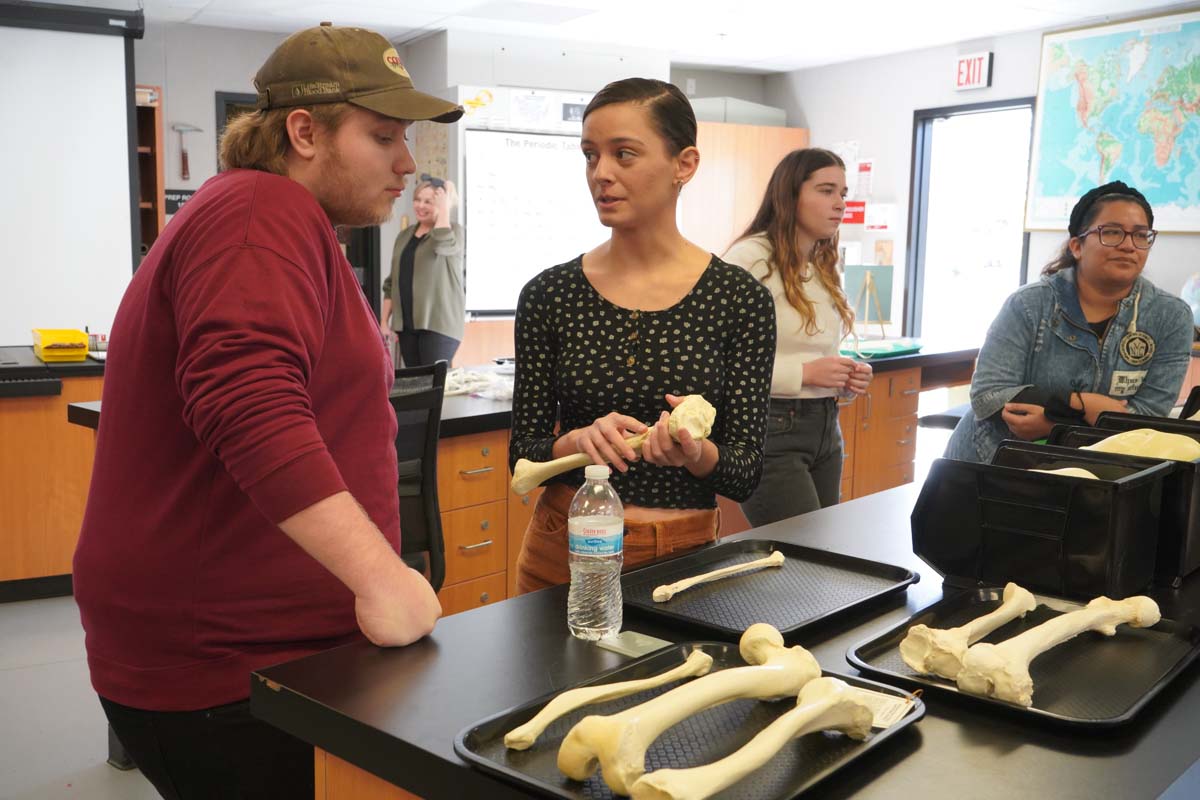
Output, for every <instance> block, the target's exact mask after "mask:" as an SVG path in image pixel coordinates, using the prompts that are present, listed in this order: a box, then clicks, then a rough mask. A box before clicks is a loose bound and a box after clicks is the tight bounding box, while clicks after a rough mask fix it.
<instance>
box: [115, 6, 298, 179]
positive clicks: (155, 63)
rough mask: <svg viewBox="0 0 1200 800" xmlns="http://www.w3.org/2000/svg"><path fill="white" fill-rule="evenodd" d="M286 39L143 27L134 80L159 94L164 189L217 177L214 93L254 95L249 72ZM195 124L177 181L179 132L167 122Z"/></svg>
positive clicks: (197, 27)
mask: <svg viewBox="0 0 1200 800" xmlns="http://www.w3.org/2000/svg"><path fill="white" fill-rule="evenodd" d="M285 38H286V36H285V35H284V34H280V33H262V32H259V31H241V30H233V29H231V28H210V27H206V26H203V25H183V24H170V25H163V24H153V23H147V25H146V35H145V37H144V38H143V39H140V40H137V41H135V42H134V45H133V59H134V78H135V79H136V81H137V82H138V83H148V84H153V85H156V86H161V87H162V90H163V142H164V145H165V147H164V149H165V156H164V161H163V164H164V169H165V177H166V185H167V188H168V189H198V188H200V185H201V184H203V183H204V182H205V181H206V180H208V179H209V178H211V177H212V176H214V175H216V174H217V145H216V125H217V111H216V93H217V92H241V93H250V94H253V93H254V73H256V72H258V68H259V67H261V66H262V63H263V62H264V61H266V60H267V56H269V55H270V54H271V52H272V51H273V50H274V49H275V48H276V47H277V46H278V45H279V43H280V42H282V41H283V40H284V39H285ZM173 122H186V123H189V124H192V125H198V126H199V127H201V128H203V129H204V130H203V131H200V132H198V133H189V134H186V137H185V145H186V147H187V151H188V168H189V172H190V173H191V178H190V179H189V180H186V181H185V180H183V179H182V178H180V177H179V134H178V133H175V132H174V131H172V130H171V123H173Z"/></svg>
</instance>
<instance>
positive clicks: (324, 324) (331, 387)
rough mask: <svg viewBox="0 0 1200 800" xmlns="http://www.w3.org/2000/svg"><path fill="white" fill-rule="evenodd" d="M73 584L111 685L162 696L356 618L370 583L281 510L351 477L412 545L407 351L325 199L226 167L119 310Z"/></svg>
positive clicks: (244, 680)
mask: <svg viewBox="0 0 1200 800" xmlns="http://www.w3.org/2000/svg"><path fill="white" fill-rule="evenodd" d="M110 340H111V345H110V347H109V350H108V361H107V364H106V367H105V380H104V395H103V405H102V409H103V414H102V420H101V424H100V429H99V432H98V433H99V435H98V438H97V441H96V460H95V467H94V469H93V472H92V484H91V491H90V493H89V494H88V503H87V511H86V513H85V515H84V520H83V530H82V533H81V535H80V539H79V547H78V549H77V550H76V551H75V564H74V586H75V597H76V600H77V601H78V603H79V609H80V614H81V616H82V619H83V627H84V631H85V632H86V634H87V638H86V643H87V653H88V665H89V667H90V669H91V675H92V685H93V686H94V687H95V689H96V691H97V692H98V693H99V694H100V695H101V696H103V697H106V698H108V699H110V700H114V701H116V702H118V703H121V704H123V705H128V706H132V707H135V708H142V709H148V710H155V711H182V710H192V709H199V708H207V707H210V706H215V705H220V704H223V703H229V702H233V701H235V700H239V699H243V698H245V697H246V696H247V695H248V694H249V690H250V671H251V670H253V669H256V668H259V667H263V666H266V665H269V664H274V663H277V662H280V661H284V660H287V659H291V658H295V657H298V656H302V655H307V654H310V653H314V652H316V651H319V650H323V649H326V648H329V647H332V646H334V645H337V644H341V643H343V642H345V641H347V640H349V639H351V638H353V637H355V636H356V635H357V630H358V628H357V625H356V623H355V617H354V597H353V595H352V593H351V592H350V591H349V589H347V588H346V587H345V586H344V585H343V584H342V583H341V582H340V581H338V579H337V578H335V577H334V576H333V575H332V574H331V573H330V572H328V571H327V570H326V569H325V568H324V567H322V566H321V565H320V564H319V563H318V562H317V561H315V560H314V559H313V558H312V557H310V556H309V555H308V554H306V553H305V552H304V551H303V550H302V549H301V548H300V547H299V546H298V545H297V544H295V543H294V542H293V541H292V540H291V539H289V538H288V537H287V536H286V535H285V534H284V533H283V532H282V531H281V530H280V529H279V528H278V526H277V524H276V523H278V522H280V521H282V520H284V519H287V518H288V517H290V516H291V515H293V514H295V513H296V512H298V511H300V510H302V509H304V508H307V507H308V506H311V505H312V504H313V503H316V502H317V501H319V500H322V499H324V498H326V497H329V496H330V495H333V494H336V493H337V492H340V491H343V490H349V491H350V493H351V494H352V495H353V496H354V497H355V499H357V500H358V502H359V503H360V504H361V505H362V507H363V508H364V509H366V512H367V514H368V515H369V516H370V517H371V519H372V520H373V521H374V522H375V524H376V525H378V526H379V528H380V530H382V531H383V533H384V535H385V536H386V537H387V539H388V541H389V542H391V543H392V545H393V546H394V547H397V548H398V547H399V540H400V519H399V507H398V500H397V495H396V479H397V477H396V453H395V444H394V442H395V436H396V420H395V416H394V414H393V412H392V409H391V406H390V405H389V403H388V399H387V395H388V389H389V388H390V386H391V383H392V374H393V373H392V366H391V362H390V360H389V359H388V357H387V355H386V353H385V351H384V349H383V346H382V340H381V337H380V335H379V328H378V325H377V324H376V322H375V318H374V315H373V314H372V313H371V310H370V308H369V307H368V306H367V304H366V300H365V298H364V297H363V294H362V290H361V289H360V288H359V286H358V283H357V281H356V280H355V276H354V273H353V272H352V270H351V268H350V265H349V263H348V262H347V261H346V258H345V256H344V255H343V253H342V250H341V247H340V245H339V244H338V241H337V237H336V236H335V234H334V230H333V227H332V226H331V225H330V222H329V218H328V217H327V216H326V215H325V213H324V211H323V210H322V209H321V207H320V206H319V205H318V204H317V202H316V199H315V198H314V197H313V196H312V194H310V193H309V192H308V191H307V190H306V189H305V188H304V187H302V186H301V185H300V184H298V183H296V182H294V181H292V180H290V179H288V178H284V177H280V176H278V175H271V174H268V173H264V172H257V171H252V170H232V171H229V172H225V173H223V174H221V175H218V176H217V177H215V178H213V179H211V180H209V181H207V182H206V183H205V184H204V185H203V186H202V187H201V188H200V190H199V191H197V192H196V194H195V195H194V196H193V197H192V199H191V200H189V201H188V203H187V205H185V206H184V207H183V208H182V209H181V210H180V212H179V213H178V214H176V215H175V217H174V219H172V220H171V224H170V225H168V226H167V228H166V230H165V231H164V232H163V235H162V236H161V237H160V238H159V239H158V241H157V242H155V244H154V247H153V248H152V249H151V251H150V254H149V255H148V256H147V257H146V259H145V261H143V262H142V265H141V267H139V268H138V270H137V272H136V273H135V274H134V276H133V280H132V281H131V282H130V284H129V288H128V290H127V291H126V292H125V296H124V298H123V299H122V300H121V305H120V308H119V309H118V311H117V315H116V319H115V320H114V322H113V327H112V334H111V337H110Z"/></svg>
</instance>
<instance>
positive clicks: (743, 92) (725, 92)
mask: <svg viewBox="0 0 1200 800" xmlns="http://www.w3.org/2000/svg"><path fill="white" fill-rule="evenodd" d="M689 78H690V79H692V80H694V81H695V82H696V91H694V92H690V93H689V92H688V90H687V82H688V79H689ZM671 83H673V84H675V85H676V86H678V87H679V88H680V89H682V90H683V91H684V93H685V94H687V96H688V97H696V98H699V97H736V98H737V99H739V100H745V101H747V102H750V103H765V102H766V100H765V99H764V98H765V97H766V93H767V76H766V75H765V74H761V73H751V72H727V71H725V70H719V69H698V68H693V67H677V66H672V67H671Z"/></svg>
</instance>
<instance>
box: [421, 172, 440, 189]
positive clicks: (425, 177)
mask: <svg viewBox="0 0 1200 800" xmlns="http://www.w3.org/2000/svg"><path fill="white" fill-rule="evenodd" d="M421 183H428V184H429V185H430V186H432V187H433V188H435V189H442V188H445V186H446V182H445V181H444V180H442V179H441V178H435V177H433V176H432V175H430V174H429V173H428V172H422V173H421Z"/></svg>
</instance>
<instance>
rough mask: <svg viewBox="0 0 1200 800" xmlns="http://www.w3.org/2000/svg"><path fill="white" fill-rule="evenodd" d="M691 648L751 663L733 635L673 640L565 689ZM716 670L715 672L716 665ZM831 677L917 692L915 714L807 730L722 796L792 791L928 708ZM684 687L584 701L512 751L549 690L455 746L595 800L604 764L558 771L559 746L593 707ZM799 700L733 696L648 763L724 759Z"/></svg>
mask: <svg viewBox="0 0 1200 800" xmlns="http://www.w3.org/2000/svg"><path fill="white" fill-rule="evenodd" d="M693 650H703V651H704V652H706V653H708V654H709V655H711V656H712V657H713V665H712V669H711V672H717V671H719V670H722V669H726V668H729V667H744V666H746V662H745V661H743V660H742V657H741V655H739V653H738V647H737V645H736V644H730V643H726V642H688V643H681V644H677V645H672V646H671V647H669V648H664V649H663V650H660V651H658V652H656V653H652V654H650V655H648V656H644V657H642V658H639V659H637V660H636V661H631V662H629V663H628V664H625V665H623V666H620V667H618V668H617V669H614V670H611V671H609V672H606V673H604V674H602V675H597V676H595V677H594V678H591V679H589V680H586V681H583V682H581V683H578V684H575V685H574V686H569V687H565V688H564V691H565V689H570V688H575V687H576V686H592V685H596V684H603V683H615V682H617V681H627V680H638V679H640V678H647V677H650V676H652V675H657V674H659V673H661V672H665V671H666V670H668V669H673V668H674V667H676V666H678V665H679V664H681V663H683V662H684V661H685V660H686V659H687V657H688V655H690V654H691V653H692V651H693ZM710 674H711V673H710ZM823 674H824V675H826V676H827V677H833V678H839V679H841V680H843V681H845V682H846V683H848V684H850V685H851V686H858V687H861V688H864V689H871V690H873V691H876V692H882V693H884V694H889V695H893V696H897V697H907V698H910V699H912V702H913V705H912V708H911V709H910V710H909V712H908V714H907V715H905V716H904V717H903V718H902V719H901V720H900V721H898V722H897V723H895V724H894V725H892V726H891V727H890V728H886V729H883V730H876V729H872V730H871V733H870V734H869V735H868V736H867V738H866V739H865V740H864V741H861V742H856V741H854V740H852V739H850V738H849V737H846V736H842V735H837V734H830V735H819V734H813V735H811V736H804V737H801V738H800V739H795V740H793V741H791V742H789V743H788V745H787V746H785V747H784V748H783V749H782V750H780V751H779V753H778V754H777V755H776V756H775V757H774V758H773V759H771V761H770V762H768V763H767V764H765V765H763V767H762V768H761V769H758V770H756V771H755V772H753V773H751V774H750V775H748V776H746V778H744V779H743V780H741V781H739V782H738V783H735V784H734V785H733V786H730V787H729V788H728V789H726V790H725V791H723V792H721V793H720V794H718V795H715V797H717V798H725V799H726V800H730V799H731V798H739V799H741V798H745V799H746V800H773V799H774V798H787V797H795V796H796V795H798V794H800V793H801V792H804V791H806V790H807V789H809V788H811V787H813V786H814V785H816V784H817V783H818V782H819V781H822V780H824V779H825V778H827V777H829V776H830V775H832V774H834V773H835V772H838V771H839V770H842V769H844V768H846V767H847V766H849V765H850V764H852V763H853V762H854V761H855V760H856V759H857V758H859V757H860V756H862V755H864V754H866V753H868V752H870V751H872V750H873V749H875V748H876V747H878V746H879V745H881V744H883V742H885V741H886V740H888V739H890V738H891V737H893V736H895V735H896V734H897V733H899V732H900V731H902V730H903V729H905V728H907V727H908V726H909V725H911V724H913V723H914V722H916V721H917V720H919V719H920V718H921V717H922V716H924V714H925V706H924V704H923V703H922V702H921V700H920V699H919V698H917V697H913V696H912V695H911V694H909V693H908V692H905V691H903V690H901V689H897V688H895V687H892V686H886V685H884V684H881V683H876V682H875V681H871V680H867V679H865V678H860V677H851V676H847V675H839V674H836V673H831V672H825V673H823ZM680 685H682V681H679V682H676V683H670V684H667V685H666V686H662V687H659V688H657V689H650V690H647V691H644V692H639V693H638V694H634V695H629V696H628V697H622V698H618V699H616V700H610V701H609V702H607V703H597V704H596V705H591V706H584V707H583V708H579V709H576V710H575V711H573V712H571V713H570V714H567V715H566V716H563V717H560V718H559V719H557V720H555V721H554V723H552V724H551V725H550V726H549V727H548V728H547V729H546V730H545V732H544V733H543V734H542V735H541V737H540V738H539V739H538V740H537V742H536V743H535V744H534V745H533V747H531V748H529V749H528V750H522V751H518V750H509V749H508V748H506V747H505V746H504V734H505V733H507V732H508V731H510V730H512V729H513V728H515V727H516V726H518V725H521V724H523V723H525V722H527V721H528V720H529V719H530V718H532V717H533V715H534V714H536V713H537V712H538V711H539V710H541V708H542V706H544V705H545V704H546V703H547V702H549V701H550V700H551V699H552V698H554V697H555V696H557V695H558V694H559V693H560V692H557V691H556V692H552V693H550V694H547V695H545V696H544V697H539V698H537V699H536V700H531V701H530V702H528V703H525V704H523V705H521V706H517V707H516V708H512V709H509V710H508V711H503V712H500V713H498V714H495V715H493V716H490V717H488V718H486V719H483V720H480V721H479V722H476V723H475V724H474V725H471V726H469V727H468V728H466V729H465V730H463V731H462V732H461V733H459V734H458V736H457V737H455V741H454V750H455V752H456V753H458V755H459V756H461V757H462V758H463V759H464V760H465V761H467V762H468V763H469V764H471V765H472V766H473V767H476V768H478V769H481V770H483V771H485V772H488V773H491V774H493V775H497V776H499V777H501V778H503V779H505V780H508V781H510V782H512V783H516V784H518V785H519V786H521V788H523V789H526V790H532V791H534V792H536V793H538V794H540V795H545V796H549V797H562V798H570V799H571V800H583V798H588V800H596V799H598V798H610V797H616V796H618V795H614V794H613V793H612V792H611V791H610V790H609V788H608V787H607V786H606V785H605V783H604V779H603V778H602V777H601V776H600V773H599V772H597V773H596V774H595V775H593V776H592V777H591V778H589V779H588V780H587V781H586V782H578V781H573V780H571V779H569V778H567V777H566V776H564V775H563V774H562V773H560V772H559V771H558V764H557V760H558V747H559V745H560V744H561V743H562V741H563V739H564V738H565V737H566V735H567V732H568V731H569V730H570V729H571V728H572V727H573V726H574V725H575V723H576V722H578V721H579V720H581V719H583V718H584V717H585V716H588V715H590V714H612V713H616V712H618V711H621V710H623V709H626V708H631V707H632V706H634V705H637V704H638V703H643V702H645V701H647V700H649V699H651V698H652V697H655V696H657V695H659V694H662V693H663V692H666V691H669V690H671V689H673V688H675V687H676V686H680ZM795 705H796V701H795V699H794V698H789V699H784V700H780V701H777V702H766V701H761V700H734V701H732V702H729V703H725V704H723V705H719V706H716V707H715V708H710V709H708V710H706V711H702V712H700V713H699V714H696V715H694V716H692V717H689V718H688V719H686V720H684V721H683V722H681V723H679V724H678V725H675V726H674V727H672V728H669V729H667V730H666V731H665V732H664V733H663V735H662V736H660V737H659V738H658V740H657V741H655V743H654V744H653V745H651V747H650V749H649V750H648V751H647V753H646V771H647V772H650V771H653V770H656V769H663V768H668V767H670V768H685V767H694V766H700V765H702V764H708V763H711V762H713V761H716V760H718V759H721V758H724V757H725V756H727V755H729V754H730V753H732V752H734V751H735V750H737V749H738V748H740V747H741V746H742V745H744V744H745V743H746V742H748V741H750V739H751V738H753V737H754V735H755V734H757V733H758V732H759V731H761V730H762V729H763V728H765V727H766V726H767V725H769V724H770V723H771V722H772V721H774V720H775V719H776V718H778V717H779V716H780V715H782V714H783V713H784V712H786V711H787V710H789V709H791V708H795Z"/></svg>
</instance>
